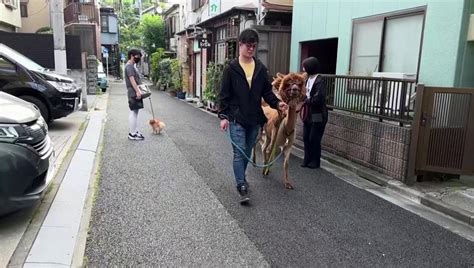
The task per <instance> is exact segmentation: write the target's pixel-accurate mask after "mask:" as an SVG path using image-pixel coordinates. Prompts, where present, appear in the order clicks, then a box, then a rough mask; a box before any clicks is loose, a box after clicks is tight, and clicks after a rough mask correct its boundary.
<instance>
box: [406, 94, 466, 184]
mask: <svg viewBox="0 0 474 268" xmlns="http://www.w3.org/2000/svg"><path fill="white" fill-rule="evenodd" d="M416 94H417V99H416V104H417V111H416V112H417V114H416V117H415V120H414V122H413V125H414V126H415V128H414V129H413V131H414V135H415V137H416V136H418V137H416V138H415V139H414V141H413V142H417V147H415V148H416V150H417V159H416V171H431V172H440V173H449V174H460V175H474V158H473V157H472V151H473V150H474V142H473V141H474V120H473V119H474V89H473V88H435V87H422V86H420V85H418V89H417V92H416ZM419 106H421V108H419ZM417 132H418V133H417ZM412 144H413V143H412ZM410 160H411V161H413V160H412V159H410Z"/></svg>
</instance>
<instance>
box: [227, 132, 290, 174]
mask: <svg viewBox="0 0 474 268" xmlns="http://www.w3.org/2000/svg"><path fill="white" fill-rule="evenodd" d="M226 132H227V134H228V135H227V138H229V141H230V143H231V144H232V145H234V146H235V148H237V150H239V152H240V153H241V154H242V155H243V156H244V157H245V159H247V161H248V162H249V163H250V164H252V166H254V167H257V168H268V167H271V166H272V165H273V163H275V162H276V161H277V160H278V159H279V158H280V157H281V156H282V154H283V150H281V149H280V154H278V155H277V157H275V159H273V160H272V161H270V163H268V164H257V163H255V162H253V161H252V160H251V159H250V157H249V156H248V155H247V154H246V153H245V151H244V149H242V147H240V146H239V145H237V144H236V143H235V142H234V141H233V140H232V137H231V136H230V130H227V131H226ZM256 143H257V141H255V144H256ZM255 144H254V145H253V146H252V148H253V147H255ZM275 146H276V145H275ZM273 150H274V148H272V152H273ZM271 155H272V154H270V157H271Z"/></svg>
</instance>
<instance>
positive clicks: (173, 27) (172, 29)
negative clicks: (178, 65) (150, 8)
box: [163, 4, 181, 57]
mask: <svg viewBox="0 0 474 268" xmlns="http://www.w3.org/2000/svg"><path fill="white" fill-rule="evenodd" d="M163 19H164V22H165V51H166V53H167V54H169V55H172V56H173V57H176V54H177V50H178V37H177V35H176V33H177V32H178V30H179V29H180V22H181V21H180V5H179V4H174V5H172V6H171V7H170V8H168V9H167V10H165V11H164V12H163Z"/></svg>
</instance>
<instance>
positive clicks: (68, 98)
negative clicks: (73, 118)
mask: <svg viewBox="0 0 474 268" xmlns="http://www.w3.org/2000/svg"><path fill="white" fill-rule="evenodd" d="M0 91H3V92H6V93H9V94H11V95H14V96H17V97H19V98H21V99H23V100H25V101H28V102H30V103H33V104H34V105H36V107H38V109H39V110H40V112H41V115H42V116H43V118H44V119H45V120H46V122H50V121H52V120H53V119H57V118H61V117H64V116H67V115H68V114H70V113H72V112H74V111H76V110H78V109H80V107H81V106H82V102H81V100H82V99H81V88H80V87H79V86H77V84H76V83H75V82H74V80H73V79H72V78H70V77H68V76H65V75H60V74H58V73H55V72H52V71H49V70H48V69H45V68H43V67H42V66H40V65H39V64H37V63H35V62H34V61H32V60H30V59H29V58H27V57H25V56H24V55H22V54H20V53H18V52H17V51H15V50H13V49H11V48H10V47H8V46H6V45H4V44H1V43H0Z"/></svg>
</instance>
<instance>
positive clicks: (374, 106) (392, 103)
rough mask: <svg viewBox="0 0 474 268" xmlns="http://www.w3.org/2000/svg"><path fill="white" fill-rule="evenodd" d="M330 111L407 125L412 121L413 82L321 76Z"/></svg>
mask: <svg viewBox="0 0 474 268" xmlns="http://www.w3.org/2000/svg"><path fill="white" fill-rule="evenodd" d="M322 76H323V79H324V81H325V83H326V87H327V91H328V92H327V99H326V100H327V105H328V107H329V108H331V109H336V110H343V111H348V112H353V113H358V114H363V115H368V116H372V117H376V118H378V119H379V120H380V121H382V120H384V119H385V120H390V121H396V122H400V123H401V124H403V123H410V122H411V121H412V120H413V117H414V107H415V106H414V100H415V94H416V82H415V80H408V79H395V78H393V79H392V78H380V77H360V76H345V75H322Z"/></svg>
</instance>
